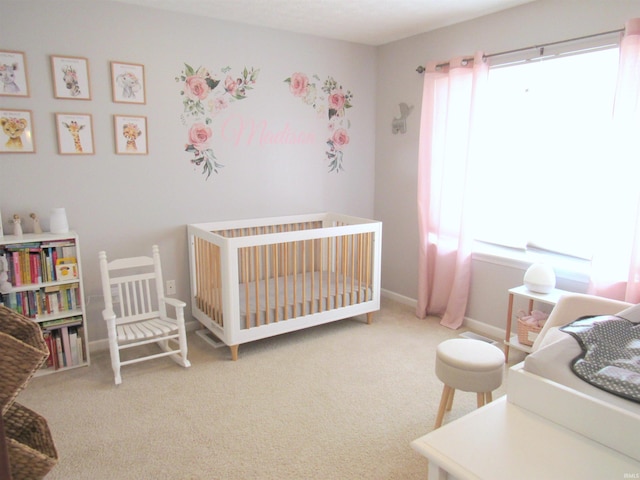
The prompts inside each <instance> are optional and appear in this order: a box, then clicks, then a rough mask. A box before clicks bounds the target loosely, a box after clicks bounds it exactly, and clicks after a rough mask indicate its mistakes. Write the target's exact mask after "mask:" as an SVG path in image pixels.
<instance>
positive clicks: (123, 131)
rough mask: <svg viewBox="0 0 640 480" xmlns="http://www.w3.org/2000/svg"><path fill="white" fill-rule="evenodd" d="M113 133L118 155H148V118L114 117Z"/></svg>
mask: <svg viewBox="0 0 640 480" xmlns="http://www.w3.org/2000/svg"><path fill="white" fill-rule="evenodd" d="M113 133H114V137H115V144H116V154H118V155H147V154H148V153H149V149H148V142H147V117H139V116H137V117H136V116H130V115H127V116H125V115H114V116H113Z"/></svg>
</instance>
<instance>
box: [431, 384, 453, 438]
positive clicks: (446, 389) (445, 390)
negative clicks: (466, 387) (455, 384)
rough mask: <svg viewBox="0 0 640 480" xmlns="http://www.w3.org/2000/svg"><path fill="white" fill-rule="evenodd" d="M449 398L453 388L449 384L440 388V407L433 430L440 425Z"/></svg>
mask: <svg viewBox="0 0 640 480" xmlns="http://www.w3.org/2000/svg"><path fill="white" fill-rule="evenodd" d="M449 398H453V388H451V387H450V386H449V385H445V386H444V388H443V389H442V397H440V407H439V408H438V415H437V417H436V424H435V426H434V427H433V429H434V430H435V429H436V428H440V427H441V426H442V419H443V418H444V411H445V410H446V409H447V405H448V404H449Z"/></svg>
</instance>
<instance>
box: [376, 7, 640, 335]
mask: <svg viewBox="0 0 640 480" xmlns="http://www.w3.org/2000/svg"><path fill="white" fill-rule="evenodd" d="M638 16H640V1H637V0H635V1H624V0H615V1H608V0H574V1H570V0H538V1H535V2H532V3H529V4H526V5H523V6H520V7H515V8H512V9H509V10H506V11H503V12H499V13H496V14H492V15H488V16H485V17H481V18H478V19H475V20H471V21H468V22H465V23H462V24H458V25H454V26H451V27H447V28H443V29H440V30H436V31H433V32H428V33H424V34H422V35H418V36H414V37H411V38H409V39H406V40H401V41H397V42H394V43H390V44H387V45H384V46H382V47H380V48H379V49H378V57H377V58H378V66H377V81H378V90H377V114H376V131H377V135H376V176H375V185H376V196H375V216H376V218H377V219H379V220H382V222H383V223H384V242H383V255H382V259H383V260H382V261H383V268H382V286H383V288H384V289H385V290H387V291H390V292H394V294H396V295H397V296H398V297H400V298H401V299H405V300H407V301H411V300H412V299H416V298H417V251H418V231H417V221H416V219H417V206H416V194H417V186H416V174H417V156H418V133H419V132H418V129H419V122H420V102H421V97H422V80H423V76H422V75H419V74H417V73H416V71H415V69H416V67H417V66H418V65H425V64H426V62H427V61H432V60H447V59H449V58H451V57H453V56H459V55H470V54H473V53H474V52H476V51H478V50H482V51H484V52H486V53H495V52H501V51H506V50H511V49H516V48H521V47H527V46H531V45H537V44H542V43H546V42H553V41H559V40H564V39H569V38H575V37H580V36H583V35H589V34H593V33H600V32H606V31H610V30H616V29H619V28H622V27H624V22H625V21H626V20H627V19H630V18H634V17H638ZM400 102H405V103H407V104H408V105H414V106H415V109H414V110H413V112H412V113H411V115H410V116H409V118H408V121H407V123H408V132H407V133H406V134H405V135H392V134H391V119H392V118H393V117H394V116H397V115H398V114H399V111H398V103H400ZM496 175H499V172H496ZM505 220H506V221H508V219H505ZM526 266H527V264H524V263H522V262H512V263H508V262H507V263H505V262H503V261H499V262H493V261H491V260H487V259H486V258H482V259H478V258H477V259H475V260H474V262H473V273H472V277H473V278H472V288H471V298H470V302H469V307H468V309H467V317H468V319H470V320H475V321H478V322H481V323H483V324H486V325H487V326H495V327H498V328H504V322H505V318H506V313H505V312H506V309H507V293H506V291H507V290H508V289H509V288H511V287H514V286H517V285H519V284H521V283H522V276H523V273H524V269H525V268H526ZM558 286H559V287H560V288H565V289H571V290H577V291H580V290H583V289H584V288H585V285H584V284H580V283H577V284H576V283H575V282H574V281H572V280H569V279H563V278H559V279H558ZM481 327H482V326H481Z"/></svg>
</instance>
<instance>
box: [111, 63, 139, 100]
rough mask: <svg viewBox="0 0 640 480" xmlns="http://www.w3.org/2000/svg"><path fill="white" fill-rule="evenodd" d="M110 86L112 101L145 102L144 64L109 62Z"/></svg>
mask: <svg viewBox="0 0 640 480" xmlns="http://www.w3.org/2000/svg"><path fill="white" fill-rule="evenodd" d="M111 86H112V96H113V101H114V103H139V104H145V103H147V100H146V88H145V78H144V65H141V64H136V63H125V62H111Z"/></svg>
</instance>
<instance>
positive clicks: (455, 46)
mask: <svg viewBox="0 0 640 480" xmlns="http://www.w3.org/2000/svg"><path fill="white" fill-rule="evenodd" d="M7 12H10V13H11V14H10V15H9V14H8V13H7ZM637 16H640V1H638V0H634V1H627V0H615V1H609V0H575V1H568V0H562V1H558V0H555V1H551V0H539V1H536V2H533V3H530V4H527V5H524V6H521V7H516V8H513V9H510V10H507V11H504V12H500V13H497V14H493V15H489V16H486V17H482V18H479V19H476V20H472V21H469V22H465V23H463V24H459V25H454V26H451V27H447V28H443V29H440V30H437V31H434V32H429V33H425V34H422V35H418V36H415V37H411V38H409V39H406V40H402V41H398V42H394V43H391V44H388V45H385V46H382V47H379V48H373V47H367V46H363V45H357V44H352V43H346V42H339V41H332V40H326V39H321V38H318V37H312V36H306V35H297V34H289V33H285V32H279V31H275V30H270V29H263V28H256V27H248V26H242V25H237V24H234V23H229V22H220V21H215V20H211V19H206V18H199V17H195V16H189V15H180V14H175V13H171V12H163V11H161V10H155V9H146V8H142V7H136V6H130V5H122V4H118V3H115V4H114V3H112V2H106V1H92V2H87V1H71V0H58V1H56V2H51V1H47V0H31V1H29V2H24V1H15V0H0V48H2V49H8V50H20V51H24V52H25V53H26V55H27V63H28V68H29V79H30V87H31V97H30V98H14V97H0V109H12V108H15V109H27V110H32V112H33V117H34V124H35V139H36V148H37V153H35V154H11V155H8V154H3V155H0V211H1V212H2V217H3V219H4V228H5V231H8V232H9V231H10V225H9V223H8V218H9V217H10V216H11V215H13V214H14V213H19V214H21V215H22V216H23V217H26V216H27V215H28V213H29V212H31V211H34V212H37V213H38V214H39V215H40V216H41V217H43V226H44V227H45V229H46V228H47V227H48V223H47V218H46V217H47V215H48V211H49V209H50V208H51V207H55V206H64V207H66V209H67V213H68V217H69V222H70V225H71V228H73V229H74V230H76V231H77V232H78V233H79V234H80V237H81V246H82V262H83V269H84V279H85V285H86V292H85V293H86V294H87V296H88V300H89V302H88V311H89V334H90V338H91V339H92V340H96V339H101V338H104V337H105V330H104V326H103V324H102V321H101V318H100V313H99V312H100V309H101V308H102V299H101V296H100V283H99V278H98V268H97V253H98V251H99V250H102V249H105V250H106V251H107V252H108V253H109V254H110V255H113V256H118V255H139V254H143V253H145V252H147V251H148V250H149V248H150V245H151V244H152V243H158V244H159V245H160V247H161V250H162V252H163V258H164V269H165V278H167V279H173V278H175V279H177V281H178V296H179V297H182V298H185V299H186V298H188V283H187V279H188V267H187V249H186V233H185V224H187V223H195V222H206V221H214V220H223V219H232V218H248V217H259V216H271V215H284V214H296V213H305V212H317V211H339V212H344V213H349V214H354V215H360V216H366V217H373V218H376V219H379V220H382V221H383V222H384V242H383V271H382V285H383V288H384V289H385V291H386V292H387V293H388V294H390V295H393V296H395V297H397V298H399V299H401V300H403V301H407V302H413V301H414V300H413V299H415V298H416V297H417V291H416V289H417V284H416V281H417V239H418V235H417V226H416V217H417V213H416V172H417V163H416V162H417V152H418V124H419V119H420V113H419V111H420V101H421V96H422V76H421V75H418V74H417V73H416V72H415V68H416V66H417V65H420V64H424V63H425V62H426V61H429V60H433V59H448V58H449V57H451V56H454V55H466V54H470V53H473V52H474V51H476V50H484V51H485V52H487V53H492V52H498V51H503V50H509V49H513V48H519V47H523V46H528V45H533V44H539V43H544V42H549V41H556V40H562V39H566V38H571V37H576V36H581V35H585V34H591V33H597V32H602V31H606V30H613V29H617V28H620V27H622V26H623V24H624V21H625V20H627V19H628V18H632V17H637ZM51 54H56V55H69V56H81V57H86V58H88V59H89V62H90V73H91V84H92V100H91V101H74V100H58V99H54V98H53V92H52V82H51V72H50V66H49V55H51ZM354 59H357V61H354ZM112 60H116V61H122V62H131V63H142V64H144V65H145V69H146V77H147V85H146V86H147V104H146V105H125V104H116V103H113V102H112V101H111V84H110V70H109V62H110V61H112ZM183 62H187V63H190V64H191V65H192V66H194V67H197V66H199V65H203V66H206V67H209V68H210V69H212V70H219V69H221V68H223V67H226V66H229V67H231V70H232V72H234V73H236V72H238V71H239V70H240V69H242V68H244V67H245V66H247V67H252V66H253V67H255V68H259V69H260V70H261V73H260V76H259V78H258V83H257V85H256V88H255V90H253V91H252V92H250V94H249V96H248V98H247V99H246V100H243V101H241V102H236V103H235V104H234V105H232V109H233V111H232V113H233V114H237V115H241V116H243V118H247V119H255V120H257V121H262V120H265V121H266V124H267V125H268V126H269V128H270V129H271V130H273V131H276V132H277V131H279V130H281V129H283V128H285V126H286V125H287V124H289V126H290V128H292V129H294V130H295V129H299V130H300V131H305V132H313V133H314V134H315V135H316V137H317V138H318V139H319V140H318V142H317V144H314V145H281V144H272V145H261V144H259V142H251V143H249V142H244V143H242V144H240V145H233V144H232V143H231V142H228V141H227V142H225V141H223V140H222V139H221V140H219V141H215V140H214V147H215V151H216V154H217V155H218V157H219V158H220V159H221V160H222V161H223V163H224V164H225V165H226V166H225V167H224V168H223V169H222V170H221V173H220V174H219V175H216V176H212V177H211V178H210V179H209V180H208V181H205V180H204V179H203V178H202V176H201V175H200V173H199V170H198V169H194V168H192V166H191V165H190V164H189V155H188V154H186V153H185V152H184V151H183V148H184V143H185V135H186V133H185V130H184V127H183V126H182V125H181V123H180V115H181V113H182V104H181V100H180V97H179V94H178V91H179V87H178V85H177V84H176V82H175V80H174V78H175V77H176V75H178V74H179V73H180V70H181V68H182V66H183ZM296 71H299V72H304V73H307V74H309V75H312V74H314V73H315V74H318V75H319V76H320V78H321V79H322V80H324V79H325V78H326V77H327V76H333V77H334V78H335V79H336V80H337V81H338V82H340V83H341V84H342V85H343V86H344V87H345V88H347V89H350V90H351V91H352V93H353V94H354V99H353V104H354V107H353V108H351V109H350V110H349V112H348V116H349V118H350V120H351V124H352V127H351V130H350V133H351V143H350V145H349V147H348V150H347V151H346V153H345V171H344V172H342V173H340V174H335V173H334V174H328V173H327V162H326V159H325V157H324V141H323V140H322V139H323V138H324V136H325V135H326V122H324V121H320V120H319V119H317V118H313V114H312V113H311V110H310V107H308V106H306V105H303V104H302V103H301V102H300V101H299V100H298V99H294V98H293V97H291V95H290V94H289V93H288V90H287V87H286V84H284V83H283V80H284V79H285V78H287V77H288V76H289V75H291V73H293V72H296ZM400 102H405V103H407V104H409V105H413V106H414V107H415V108H414V110H413V112H412V113H411V115H410V116H409V118H408V132H407V133H406V134H405V135H392V134H391V120H392V119H393V117H395V116H398V115H399V113H400V112H399V108H398V104H399V103H400ZM55 112H81V113H90V114H92V115H93V123H94V140H95V147H96V154H95V155H92V156H61V155H58V153H57V142H56V132H55V125H54V113H55ZM113 114H125V115H144V116H147V118H148V127H149V151H150V153H149V155H147V156H123V155H115V154H114V147H113V127H112V122H113V120H112V115H113ZM215 135H216V132H215V131H214V136H215ZM24 225H25V230H27V231H28V228H29V222H24ZM525 267H526V265H525V264H524V263H522V262H514V263H509V262H503V261H496V262H493V261H491V260H490V259H489V260H487V259H486V258H485V257H483V258H482V259H476V260H474V264H473V279H472V281H473V284H472V291H471V298H470V304H469V308H468V311H467V316H468V317H469V319H470V321H474V320H475V321H477V322H480V327H481V329H482V328H483V325H484V326H486V328H489V329H491V328H502V327H503V326H504V325H503V324H504V318H505V312H506V302H507V298H506V290H507V289H508V288H510V287H513V286H515V285H517V284H519V283H520V282H521V279H522V274H523V271H524V268H525ZM559 286H560V287H561V288H562V287H564V288H571V289H575V290H580V289H581V288H583V285H582V284H579V283H575V282H571V281H569V280H564V279H562V278H560V279H559Z"/></svg>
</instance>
